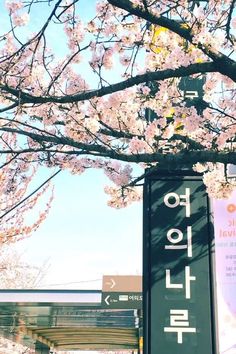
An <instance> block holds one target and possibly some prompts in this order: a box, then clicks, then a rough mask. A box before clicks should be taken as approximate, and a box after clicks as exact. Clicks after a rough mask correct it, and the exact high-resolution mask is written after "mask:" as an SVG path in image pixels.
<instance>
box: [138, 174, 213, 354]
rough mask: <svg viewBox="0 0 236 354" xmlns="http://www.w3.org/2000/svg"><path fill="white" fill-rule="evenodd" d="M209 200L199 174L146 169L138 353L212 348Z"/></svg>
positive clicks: (208, 353) (180, 353) (209, 353)
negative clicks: (152, 172)
mask: <svg viewBox="0 0 236 354" xmlns="http://www.w3.org/2000/svg"><path fill="white" fill-rule="evenodd" d="M211 253H212V232H211V228H210V220H209V203H208V198H207V195H206V192H205V188H204V185H203V183H202V180H201V177H199V176H198V175H194V174H193V175H192V176H191V175H190V176H184V175H181V173H180V174H179V175H178V173H176V172H175V173H169V172H168V173H165V172H163V173H162V174H159V175H158V176H157V175H156V176H155V175H152V176H150V177H148V178H147V179H146V181H145V190H144V274H143V280H144V282H143V288H144V353H145V354H190V353H191V354H203V353H204V354H213V353H216V349H215V338H214V332H215V331H214V322H215V320H214V316H213V315H214V304H213V284H212V270H211V263H212V262H211V258H212V257H211Z"/></svg>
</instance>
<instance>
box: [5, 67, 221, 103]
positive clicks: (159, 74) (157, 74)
mask: <svg viewBox="0 0 236 354" xmlns="http://www.w3.org/2000/svg"><path fill="white" fill-rule="evenodd" d="M216 71H217V68H216V67H215V65H214V63H211V62H206V63H196V64H190V65H189V66H187V67H184V66H181V67H180V68H177V69H167V70H160V71H150V72H146V73H145V74H141V75H136V76H134V77H132V78H129V79H127V80H124V81H121V82H119V83H116V84H113V85H110V86H106V87H102V88H101V89H97V90H90V91H83V92H80V93H78V94H74V95H67V96H33V95H31V94H29V93H27V92H24V91H21V90H20V89H16V88H13V87H10V86H7V85H0V89H1V90H3V91H5V92H8V93H10V94H12V95H13V96H15V97H16V98H19V97H20V100H19V103H21V104H25V103H28V104H43V103H74V102H79V101H85V100H89V99H91V98H94V97H102V96H105V95H108V94H111V93H114V92H117V91H122V90H124V89H127V88H130V87H133V86H135V85H139V84H142V83H146V82H151V81H162V80H166V79H170V78H173V77H183V76H188V75H194V74H199V73H207V72H216Z"/></svg>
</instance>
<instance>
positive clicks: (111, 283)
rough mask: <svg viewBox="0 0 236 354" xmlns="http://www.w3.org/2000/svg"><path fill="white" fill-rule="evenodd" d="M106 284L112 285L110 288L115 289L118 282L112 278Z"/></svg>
mask: <svg viewBox="0 0 236 354" xmlns="http://www.w3.org/2000/svg"><path fill="white" fill-rule="evenodd" d="M106 284H108V285H110V289H113V288H114V286H115V285H116V282H115V280H114V279H112V278H111V281H107V282H106Z"/></svg>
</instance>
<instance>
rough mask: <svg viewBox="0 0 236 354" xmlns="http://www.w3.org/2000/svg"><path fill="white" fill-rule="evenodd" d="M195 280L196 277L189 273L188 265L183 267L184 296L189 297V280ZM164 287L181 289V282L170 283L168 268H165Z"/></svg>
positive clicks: (182, 286)
mask: <svg viewBox="0 0 236 354" xmlns="http://www.w3.org/2000/svg"><path fill="white" fill-rule="evenodd" d="M193 280H196V277H195V276H193V275H191V274H190V267H189V266H186V267H185V298H186V299H191V286H190V282H191V281H193ZM166 288H169V289H183V288H184V285H183V284H181V283H171V274H170V269H166Z"/></svg>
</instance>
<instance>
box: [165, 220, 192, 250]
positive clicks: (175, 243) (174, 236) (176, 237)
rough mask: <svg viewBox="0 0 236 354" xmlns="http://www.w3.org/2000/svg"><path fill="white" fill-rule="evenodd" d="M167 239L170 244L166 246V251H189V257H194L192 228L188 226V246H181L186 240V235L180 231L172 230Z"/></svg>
mask: <svg viewBox="0 0 236 354" xmlns="http://www.w3.org/2000/svg"><path fill="white" fill-rule="evenodd" d="M166 237H167V239H168V241H169V242H170V244H168V245H165V249H166V250H183V249H187V255H188V257H192V255H193V253H192V227H191V226H187V243H186V244H179V242H181V241H182V240H183V238H184V234H183V232H182V231H181V230H179V229H170V230H169V231H168V232H167V234H166Z"/></svg>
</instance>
